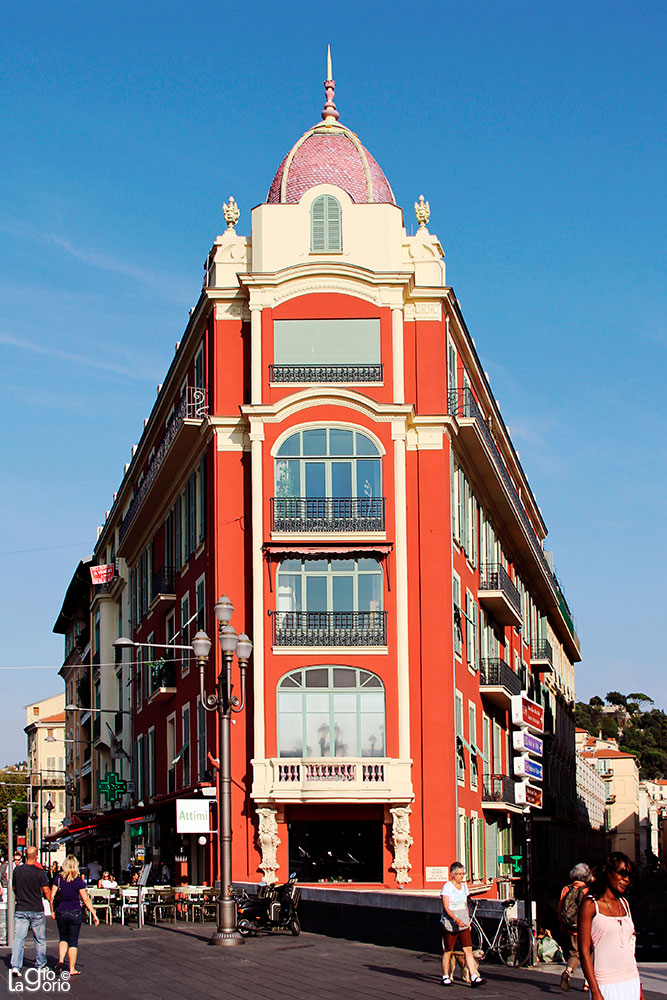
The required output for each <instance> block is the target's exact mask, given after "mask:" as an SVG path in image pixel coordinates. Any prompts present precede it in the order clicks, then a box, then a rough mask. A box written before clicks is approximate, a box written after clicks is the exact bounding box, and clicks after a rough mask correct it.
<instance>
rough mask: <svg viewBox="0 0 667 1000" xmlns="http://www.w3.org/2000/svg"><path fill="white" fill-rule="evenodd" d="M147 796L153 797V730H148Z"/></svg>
mask: <svg viewBox="0 0 667 1000" xmlns="http://www.w3.org/2000/svg"><path fill="white" fill-rule="evenodd" d="M147 774H148V794H149V795H155V729H149V730H148V768H147Z"/></svg>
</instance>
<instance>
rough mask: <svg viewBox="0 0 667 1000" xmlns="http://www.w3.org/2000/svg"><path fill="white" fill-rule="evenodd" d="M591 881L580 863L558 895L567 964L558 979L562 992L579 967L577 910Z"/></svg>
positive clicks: (559, 917) (587, 872)
mask: <svg viewBox="0 0 667 1000" xmlns="http://www.w3.org/2000/svg"><path fill="white" fill-rule="evenodd" d="M592 880H593V873H592V871H591V870H590V868H589V867H588V865H587V864H585V863H584V862H581V863H580V864H578V865H575V866H574V868H573V869H572V870H571V872H570V881H569V882H568V884H567V885H566V886H564V887H563V891H562V892H561V894H560V900H559V903H558V920H559V921H560V926H561V929H562V931H563V933H564V934H565V935H567V942H568V951H567V963H566V967H565V970H564V971H563V974H562V975H561V977H560V988H561V989H562V990H569V988H570V980H571V979H572V976H573V975H574V974H575V972H576V971H577V969H578V967H579V946H578V936H577V924H578V922H579V909H580V907H581V904H582V902H583V901H584V899H585V897H586V895H587V893H588V889H589V886H590V883H591V882H592ZM584 989H587V985H586V980H584Z"/></svg>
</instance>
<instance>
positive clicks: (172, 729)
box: [166, 715, 176, 792]
mask: <svg viewBox="0 0 667 1000" xmlns="http://www.w3.org/2000/svg"><path fill="white" fill-rule="evenodd" d="M166 743H167V791H169V792H174V791H175V790H176V778H175V775H176V764H175V763H174V761H175V759H176V718H175V716H173V715H170V716H169V718H168V719H167V739H166Z"/></svg>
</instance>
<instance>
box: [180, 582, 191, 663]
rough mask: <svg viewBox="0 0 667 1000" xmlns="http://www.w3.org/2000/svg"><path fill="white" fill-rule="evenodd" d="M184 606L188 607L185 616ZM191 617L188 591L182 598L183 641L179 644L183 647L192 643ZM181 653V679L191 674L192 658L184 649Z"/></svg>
mask: <svg viewBox="0 0 667 1000" xmlns="http://www.w3.org/2000/svg"><path fill="white" fill-rule="evenodd" d="M184 605H187V611H186V612H185V614H183V606H184ZM190 617H191V615H190V591H189V590H188V592H187V593H186V594H183V596H182V597H181V629H180V639H181V641H180V643H179V645H181V646H187V645H189V643H190V625H188V622H189V621H190ZM186 627H187V629H188V634H187V641H186V636H185V629H186ZM180 652H181V653H182V657H183V658H182V660H181V677H186V676H187V675H188V674H189V673H190V656H189V653H188V651H187V649H182V650H180Z"/></svg>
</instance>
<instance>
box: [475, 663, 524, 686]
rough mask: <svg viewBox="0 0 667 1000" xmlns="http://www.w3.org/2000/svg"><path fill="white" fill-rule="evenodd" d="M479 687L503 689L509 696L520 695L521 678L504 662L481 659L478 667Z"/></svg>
mask: <svg viewBox="0 0 667 1000" xmlns="http://www.w3.org/2000/svg"><path fill="white" fill-rule="evenodd" d="M479 686H480V687H481V688H482V687H504V688H505V689H506V690H507V691H509V693H510V694H521V678H520V677H519V675H518V674H515V673H514V671H513V670H512V668H511V667H510V666H509V665H508V664H507V663H505V661H504V660H501V659H498V658H496V657H482V659H481V660H480V666H479Z"/></svg>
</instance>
